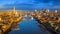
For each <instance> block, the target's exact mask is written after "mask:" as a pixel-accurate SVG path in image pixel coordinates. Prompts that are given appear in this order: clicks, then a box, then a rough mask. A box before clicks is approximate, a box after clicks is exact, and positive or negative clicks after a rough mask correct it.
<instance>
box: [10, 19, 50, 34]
mask: <svg viewBox="0 0 60 34" xmlns="http://www.w3.org/2000/svg"><path fill="white" fill-rule="evenodd" d="M19 28H20V30H17V31H11V32H10V33H9V34H49V32H47V31H44V32H43V31H42V28H41V27H39V26H38V23H37V22H36V21H35V20H30V19H28V20H23V21H22V22H21V23H20V25H19Z"/></svg>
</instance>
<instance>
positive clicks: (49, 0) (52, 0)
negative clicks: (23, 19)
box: [0, 0, 60, 10]
mask: <svg viewBox="0 0 60 34" xmlns="http://www.w3.org/2000/svg"><path fill="white" fill-rule="evenodd" d="M14 6H15V7H16V9H28V10H33V9H60V0H0V9H11V8H13V7H14Z"/></svg>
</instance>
